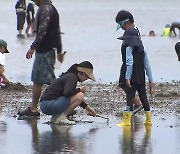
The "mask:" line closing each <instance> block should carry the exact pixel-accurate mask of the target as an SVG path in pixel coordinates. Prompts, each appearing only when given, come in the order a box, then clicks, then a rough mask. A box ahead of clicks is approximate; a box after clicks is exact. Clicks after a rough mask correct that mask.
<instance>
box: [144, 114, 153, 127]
mask: <svg viewBox="0 0 180 154" xmlns="http://www.w3.org/2000/svg"><path fill="white" fill-rule="evenodd" d="M151 116H152V115H151V111H146V121H145V123H144V125H150V126H152V118H151Z"/></svg>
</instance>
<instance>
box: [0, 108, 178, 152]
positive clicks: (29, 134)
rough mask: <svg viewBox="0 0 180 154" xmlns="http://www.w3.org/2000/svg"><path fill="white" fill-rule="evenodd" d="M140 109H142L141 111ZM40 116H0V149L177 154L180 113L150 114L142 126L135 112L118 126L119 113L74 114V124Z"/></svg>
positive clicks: (140, 116) (2, 150) (140, 117)
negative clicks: (150, 123) (148, 123)
mask: <svg viewBox="0 0 180 154" xmlns="http://www.w3.org/2000/svg"><path fill="white" fill-rule="evenodd" d="M141 112H142V111H141ZM49 118H50V117H49V116H41V117H40V119H31V118H29V119H28V118H26V119H24V120H17V117H14V118H13V117H2V116H1V122H0V134H1V135H0V141H1V142H0V143H1V144H0V153H2V154H8V153H19V154H24V153H26V154H32V153H40V154H45V153H54V154H58V153H72V154H73V153H79V154H101V153H103V154H110V153H111V154H121V153H122V154H130V153H133V154H146V153H148V154H160V153H163V154H169V153H172V154H178V153H179V150H180V147H179V141H180V133H179V132H180V116H179V115H175V114H174V115H172V114H171V115H167V114H165V115H159V116H153V126H152V127H151V126H144V125H143V122H144V120H145V116H143V115H141V114H139V113H138V114H137V115H135V116H134V118H133V126H132V127H128V126H126V127H118V126H117V125H116V124H117V123H120V122H121V117H115V116H109V121H107V120H106V119H102V118H99V117H90V116H87V115H83V116H75V117H74V118H73V119H74V120H76V121H77V122H76V125H72V126H68V125H53V124H47V122H48V120H49Z"/></svg>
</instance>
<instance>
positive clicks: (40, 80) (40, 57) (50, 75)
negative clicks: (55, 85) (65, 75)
mask: <svg viewBox="0 0 180 154" xmlns="http://www.w3.org/2000/svg"><path fill="white" fill-rule="evenodd" d="M54 64H55V51H54V50H52V51H49V52H46V53H36V54H35V60H34V64H33V68H32V74H31V81H33V82H34V83H36V84H48V85H49V84H50V83H51V82H52V81H53V80H54V79H55V74H54Z"/></svg>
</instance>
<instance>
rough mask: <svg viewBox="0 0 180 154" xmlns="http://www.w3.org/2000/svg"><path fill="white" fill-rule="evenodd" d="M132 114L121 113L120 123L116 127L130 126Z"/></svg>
mask: <svg viewBox="0 0 180 154" xmlns="http://www.w3.org/2000/svg"><path fill="white" fill-rule="evenodd" d="M131 118H132V112H123V120H122V123H120V124H117V125H118V126H131Z"/></svg>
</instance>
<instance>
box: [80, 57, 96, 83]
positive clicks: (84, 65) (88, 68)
mask: <svg viewBox="0 0 180 154" xmlns="http://www.w3.org/2000/svg"><path fill="white" fill-rule="evenodd" d="M77 70H78V71H79V72H84V73H85V74H86V75H87V77H88V78H89V79H91V80H93V81H95V80H96V79H95V76H94V74H93V65H92V64H91V63H90V62H89V61H83V62H81V63H79V64H78V67H77Z"/></svg>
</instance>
